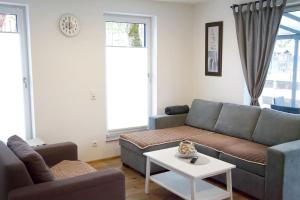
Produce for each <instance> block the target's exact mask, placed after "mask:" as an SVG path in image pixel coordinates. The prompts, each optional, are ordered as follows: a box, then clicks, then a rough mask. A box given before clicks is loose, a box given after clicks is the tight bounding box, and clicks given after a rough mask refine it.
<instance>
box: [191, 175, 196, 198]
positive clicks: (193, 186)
mask: <svg viewBox="0 0 300 200" xmlns="http://www.w3.org/2000/svg"><path fill="white" fill-rule="evenodd" d="M196 199H197V185H196V179H191V200H196Z"/></svg>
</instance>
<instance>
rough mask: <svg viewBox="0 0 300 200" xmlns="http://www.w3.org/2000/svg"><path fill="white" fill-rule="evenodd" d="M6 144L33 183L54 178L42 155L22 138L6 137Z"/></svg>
mask: <svg viewBox="0 0 300 200" xmlns="http://www.w3.org/2000/svg"><path fill="white" fill-rule="evenodd" d="M7 146H8V147H9V148H10V149H11V151H12V152H14V154H15V155H16V156H17V157H18V158H19V159H20V160H21V161H22V162H23V163H24V164H25V166H26V168H27V171H28V173H29V174H30V176H31V178H32V180H33V182H34V183H35V184H38V183H44V182H50V181H53V180H54V176H53V174H52V172H51V170H50V169H49V167H48V166H47V164H46V163H45V161H44V159H43V158H42V156H41V155H40V154H39V153H37V152H36V151H34V150H33V148H32V147H30V146H29V145H28V144H27V143H26V142H25V141H24V140H23V139H22V138H20V137H18V136H16V135H15V136H12V137H10V138H8V140H7Z"/></svg>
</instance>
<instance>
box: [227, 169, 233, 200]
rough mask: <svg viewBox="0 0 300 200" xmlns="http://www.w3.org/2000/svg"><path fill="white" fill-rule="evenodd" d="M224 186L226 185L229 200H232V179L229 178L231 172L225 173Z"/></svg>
mask: <svg viewBox="0 0 300 200" xmlns="http://www.w3.org/2000/svg"><path fill="white" fill-rule="evenodd" d="M226 182H227V183H226V185H227V191H228V192H229V193H230V200H232V199H233V197H232V177H231V170H229V171H228V172H226Z"/></svg>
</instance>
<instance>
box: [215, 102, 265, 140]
mask: <svg viewBox="0 0 300 200" xmlns="http://www.w3.org/2000/svg"><path fill="white" fill-rule="evenodd" d="M260 112H261V109H260V108H259V107H256V106H245V105H237V104H229V103H225V104H223V107H222V110H221V113H220V116H219V119H218V121H217V123H216V126H215V131H216V132H219V133H223V134H226V135H230V136H233V137H238V138H242V139H247V140H251V136H252V134H253V131H254V129H255V127H256V123H257V120H258V117H259V115H260Z"/></svg>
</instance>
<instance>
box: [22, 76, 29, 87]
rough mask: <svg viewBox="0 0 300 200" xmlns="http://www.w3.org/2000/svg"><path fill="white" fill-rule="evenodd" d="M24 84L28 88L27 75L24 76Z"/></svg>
mask: <svg viewBox="0 0 300 200" xmlns="http://www.w3.org/2000/svg"><path fill="white" fill-rule="evenodd" d="M23 85H24V88H28V80H27V78H26V77H23Z"/></svg>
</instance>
